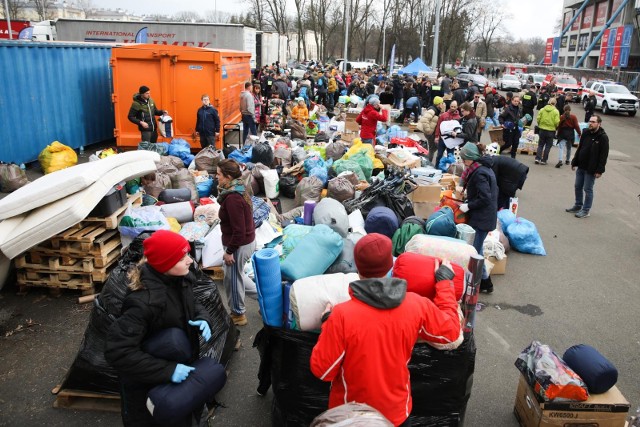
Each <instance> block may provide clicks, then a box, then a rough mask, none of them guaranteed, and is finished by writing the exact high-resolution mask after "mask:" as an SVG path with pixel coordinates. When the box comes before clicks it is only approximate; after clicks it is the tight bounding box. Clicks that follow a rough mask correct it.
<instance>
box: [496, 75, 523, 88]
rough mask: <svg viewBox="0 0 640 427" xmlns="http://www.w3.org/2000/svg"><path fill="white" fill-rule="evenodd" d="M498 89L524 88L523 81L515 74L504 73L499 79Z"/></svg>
mask: <svg viewBox="0 0 640 427" xmlns="http://www.w3.org/2000/svg"><path fill="white" fill-rule="evenodd" d="M498 89H500V90H508V89H513V90H520V89H522V83H520V80H519V79H518V77H516V76H514V75H513V74H504V75H503V76H502V77H500V78H499V79H498Z"/></svg>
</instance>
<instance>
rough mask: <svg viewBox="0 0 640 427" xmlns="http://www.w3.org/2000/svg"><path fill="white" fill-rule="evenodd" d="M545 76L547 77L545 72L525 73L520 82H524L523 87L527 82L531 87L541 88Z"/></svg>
mask: <svg viewBox="0 0 640 427" xmlns="http://www.w3.org/2000/svg"><path fill="white" fill-rule="evenodd" d="M544 78H545V75H544V74H538V73H530V74H524V75H523V76H522V79H521V80H520V82H521V83H522V87H524V85H525V84H528V85H529V87H531V88H533V87H535V89H536V90H538V89H540V86H541V85H542V82H543V81H544Z"/></svg>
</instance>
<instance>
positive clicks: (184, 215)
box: [160, 201, 195, 224]
mask: <svg viewBox="0 0 640 427" xmlns="http://www.w3.org/2000/svg"><path fill="white" fill-rule="evenodd" d="M194 210H195V208H194V206H193V203H192V202H188V201H187V202H180V203H169V204H166V205H160V211H161V212H162V214H163V215H164V216H166V217H167V218H175V219H177V220H178V222H179V223H180V224H184V223H185V222H191V221H193V212H194Z"/></svg>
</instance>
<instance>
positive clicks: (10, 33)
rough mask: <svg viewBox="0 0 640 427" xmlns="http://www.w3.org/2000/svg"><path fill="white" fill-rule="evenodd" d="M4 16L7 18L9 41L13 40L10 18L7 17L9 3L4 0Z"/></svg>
mask: <svg viewBox="0 0 640 427" xmlns="http://www.w3.org/2000/svg"><path fill="white" fill-rule="evenodd" d="M4 14H5V18H7V28H8V29H9V40H11V39H13V31H11V17H10V16H9V3H8V0H4Z"/></svg>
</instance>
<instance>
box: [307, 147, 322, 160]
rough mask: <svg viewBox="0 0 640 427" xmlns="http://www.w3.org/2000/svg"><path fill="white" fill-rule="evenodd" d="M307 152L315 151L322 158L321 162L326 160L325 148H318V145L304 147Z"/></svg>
mask: <svg viewBox="0 0 640 427" xmlns="http://www.w3.org/2000/svg"><path fill="white" fill-rule="evenodd" d="M306 149H307V151H317V152H318V153H319V154H320V157H322V160H327V147H320V146H319V145H310V146H308V147H306Z"/></svg>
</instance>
